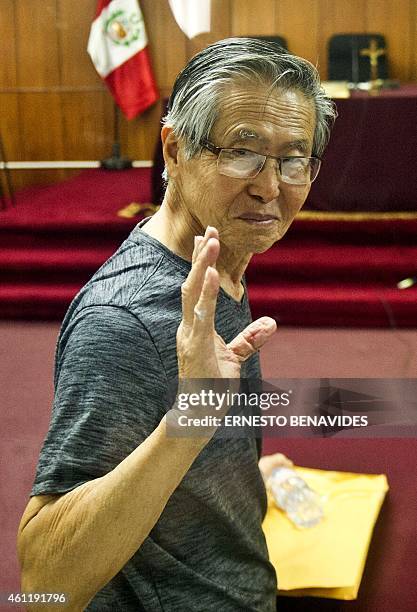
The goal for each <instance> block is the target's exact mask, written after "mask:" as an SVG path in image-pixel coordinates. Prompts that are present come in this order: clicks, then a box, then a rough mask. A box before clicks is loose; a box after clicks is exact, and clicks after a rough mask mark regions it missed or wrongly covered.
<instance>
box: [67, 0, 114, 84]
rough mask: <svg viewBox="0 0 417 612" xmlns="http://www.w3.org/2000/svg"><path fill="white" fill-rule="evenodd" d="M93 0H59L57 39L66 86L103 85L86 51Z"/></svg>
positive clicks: (94, 5)
mask: <svg viewBox="0 0 417 612" xmlns="http://www.w3.org/2000/svg"><path fill="white" fill-rule="evenodd" d="M95 7H96V1H95V0H72V1H71V2H67V1H66V0H59V2H58V15H57V17H58V21H57V28H58V41H59V55H60V77H61V83H62V85H64V86H66V87H77V86H78V87H80V86H81V87H82V86H86V87H87V86H90V87H91V86H92V87H96V88H97V89H102V90H103V91H104V87H103V85H102V80H101V79H100V77H99V76H98V74H97V72H96V71H95V69H94V66H93V63H92V62H91V60H90V56H89V55H88V54H87V43H88V36H89V34H90V25H91V21H92V20H93V17H94V14H95Z"/></svg>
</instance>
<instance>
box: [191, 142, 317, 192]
mask: <svg viewBox="0 0 417 612" xmlns="http://www.w3.org/2000/svg"><path fill="white" fill-rule="evenodd" d="M200 146H202V147H204V148H205V149H207V150H208V151H210V153H213V154H214V155H217V161H218V158H219V156H220V153H221V152H222V151H247V152H248V153H253V154H254V155H258V156H259V157H263V158H264V161H263V163H262V165H261V166H260V168H259V170H258V171H257V173H256V174H255V175H254V176H250V177H247V178H256V177H257V176H258V174H259V173H260V172H262V170H263V168H264V166H265V164H266V160H267V159H275V161H276V162H278V169H279V173H280V175H281V178H282V173H281V163H282V160H284V159H308V160H309V161H310V160H311V159H314V160H316V161H318V162H319V164H318V169H317V173H316V176H315V177H314V178H313V180H310V181H308V182H306V183H288V182H286V181H285V180H283V182H284V183H286V184H287V185H308V184H311V183H313V182H314V181H315V180H316V178H317V177H318V175H319V172H320V168H321V162H322V160H321V158H320V157H317V156H316V155H312V156H311V157H308V156H305V155H284V156H283V157H275V156H274V155H264V154H263V153H257V152H256V151H251V150H250V149H245V148H244V147H216V146H215V145H214V144H213V143H212V142H210V141H209V140H204V141H202V142H200ZM224 176H228V175H227V174H226V175H224ZM231 178H239V177H231Z"/></svg>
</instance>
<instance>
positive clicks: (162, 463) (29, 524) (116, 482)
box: [18, 417, 208, 611]
mask: <svg viewBox="0 0 417 612" xmlns="http://www.w3.org/2000/svg"><path fill="white" fill-rule="evenodd" d="M207 442H208V438H201V437H200V438H175V437H167V436H166V424H165V417H164V418H163V419H162V421H161V423H160V425H159V426H158V427H157V428H156V429H155V431H154V432H153V433H152V434H151V435H150V436H149V437H148V438H147V439H146V440H145V441H144V442H143V443H142V444H140V445H139V446H138V448H137V449H135V450H134V451H133V452H132V453H131V454H130V455H129V456H128V457H126V459H124V460H123V461H122V462H121V463H120V464H119V465H118V466H117V467H116V468H115V469H114V470H112V471H111V472H109V473H108V474H106V475H105V476H103V477H101V478H97V479H95V480H92V481H89V482H86V483H84V484H82V485H80V486H79V487H77V488H76V489H74V490H72V491H70V492H68V493H65V494H64V495H61V496H59V497H56V496H53V497H51V496H36V497H33V498H32V499H31V500H30V502H29V504H28V506H27V508H26V510H25V513H24V515H23V517H22V520H21V523H20V526H19V533H18V551H19V557H20V561H21V565H22V590H23V591H24V592H32V593H39V592H48V593H55V592H56V593H65V594H66V595H67V598H68V604H67V605H64V606H63V607H61V606H60V608H61V609H63V610H71V611H76V610H84V608H85V607H86V606H87V604H88V602H89V601H90V600H91V599H92V597H94V595H95V594H96V593H97V592H98V591H99V590H100V589H101V588H103V587H104V586H105V585H106V584H107V583H108V582H109V581H110V580H111V579H112V578H113V577H114V576H115V575H116V574H117V573H118V572H119V571H120V570H121V568H122V567H123V566H124V565H125V564H126V563H127V562H128V561H129V559H130V558H131V557H132V555H133V554H134V553H135V552H136V551H137V549H138V548H139V547H140V545H141V544H142V542H143V541H144V540H145V538H146V537H147V536H148V534H149V532H150V531H151V529H152V528H153V526H154V525H155V523H156V521H157V520H158V518H159V516H160V514H161V512H162V511H163V509H164V507H165V505H166V503H167V501H168V500H169V498H170V496H171V494H172V493H173V491H174V490H175V489H176V487H177V486H178V484H179V483H180V482H181V480H182V478H183V477H184V475H185V474H186V473H187V471H188V469H189V467H190V466H191V464H192V462H193V461H194V459H195V458H196V457H197V455H198V454H199V452H200V451H201V450H202V448H203V447H204V446H205V444H206V443H207ZM43 497H45V498H46V502H47V503H46V504H44V503H43V501H44V500H43V499H42V498H43ZM33 607H34V608H35V606H33ZM42 609H44V610H45V609H47V607H46V606H45V605H44V606H43V607H42Z"/></svg>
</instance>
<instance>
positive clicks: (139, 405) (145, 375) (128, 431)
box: [31, 306, 170, 495]
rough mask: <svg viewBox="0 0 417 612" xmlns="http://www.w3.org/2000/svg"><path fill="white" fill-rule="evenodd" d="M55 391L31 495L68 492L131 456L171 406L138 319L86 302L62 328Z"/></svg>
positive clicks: (158, 365)
mask: <svg viewBox="0 0 417 612" xmlns="http://www.w3.org/2000/svg"><path fill="white" fill-rule="evenodd" d="M55 367H56V369H55V396H54V404H53V409H52V417H51V423H50V427H49V431H48V433H47V436H46V439H45V441H44V444H43V447H42V450H41V454H40V458H39V462H38V466H37V470H36V476H35V481H34V484H33V487H32V491H31V495H39V494H47V493H48V494H53V493H65V492H67V491H70V490H72V489H74V488H75V487H77V486H79V485H80V484H82V483H84V482H87V481H88V480H92V479H94V478H99V477H100V476H103V475H104V474H106V473H108V472H109V471H111V470H112V469H113V468H114V467H115V466H116V465H118V464H119V463H120V462H121V461H123V459H125V457H127V456H128V455H129V454H130V453H131V452H132V451H133V450H134V449H135V448H136V447H137V446H138V445H139V444H140V443H141V442H143V440H145V439H146V438H147V437H148V436H149V435H150V434H151V433H152V431H153V430H154V429H155V428H156V427H157V426H158V424H159V422H160V421H161V419H162V417H163V415H164V414H165V412H166V411H167V410H168V409H169V407H170V406H168V402H169V398H168V397H167V393H166V389H167V382H166V375H165V372H164V369H163V365H162V362H161V359H160V356H159V354H158V351H157V349H156V346H155V344H154V343H153V341H152V338H151V336H150V334H149V332H148V331H147V330H146V328H145V327H144V326H143V325H142V324H141V322H140V321H139V319H138V318H137V317H136V316H135V315H133V314H132V313H130V312H129V311H127V310H125V309H124V308H120V307H114V306H94V307H88V308H85V309H84V310H82V311H81V312H80V313H78V315H77V316H76V317H75V318H74V319H73V321H71V323H70V324H69V325H68V326H67V327H66V328H65V331H63V332H62V333H61V336H60V340H59V343H58V347H57V354H56V366H55Z"/></svg>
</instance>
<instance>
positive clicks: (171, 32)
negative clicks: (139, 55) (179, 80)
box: [140, 0, 187, 96]
mask: <svg viewBox="0 0 417 612" xmlns="http://www.w3.org/2000/svg"><path fill="white" fill-rule="evenodd" d="M140 6H141V8H142V13H143V18H144V20H145V26H146V30H147V33H148V38H149V44H150V52H151V57H152V66H153V69H154V72H155V76H156V79H157V81H158V85H159V87H160V90H161V93H162V95H163V96H167V95H168V94H169V92H170V90H171V87H172V84H173V82H174V79H175V77H176V76H177V74H178V72H179V71H180V70H181V69H182V68H183V67H184V64H185V63H186V61H187V54H186V37H185V35H184V34H183V32H182V31H181V30H180V28H179V27H178V25H177V22H176V21H175V19H174V17H173V15H172V13H171V9H170V8H169V4H168V2H167V0H141V3H140Z"/></svg>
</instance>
